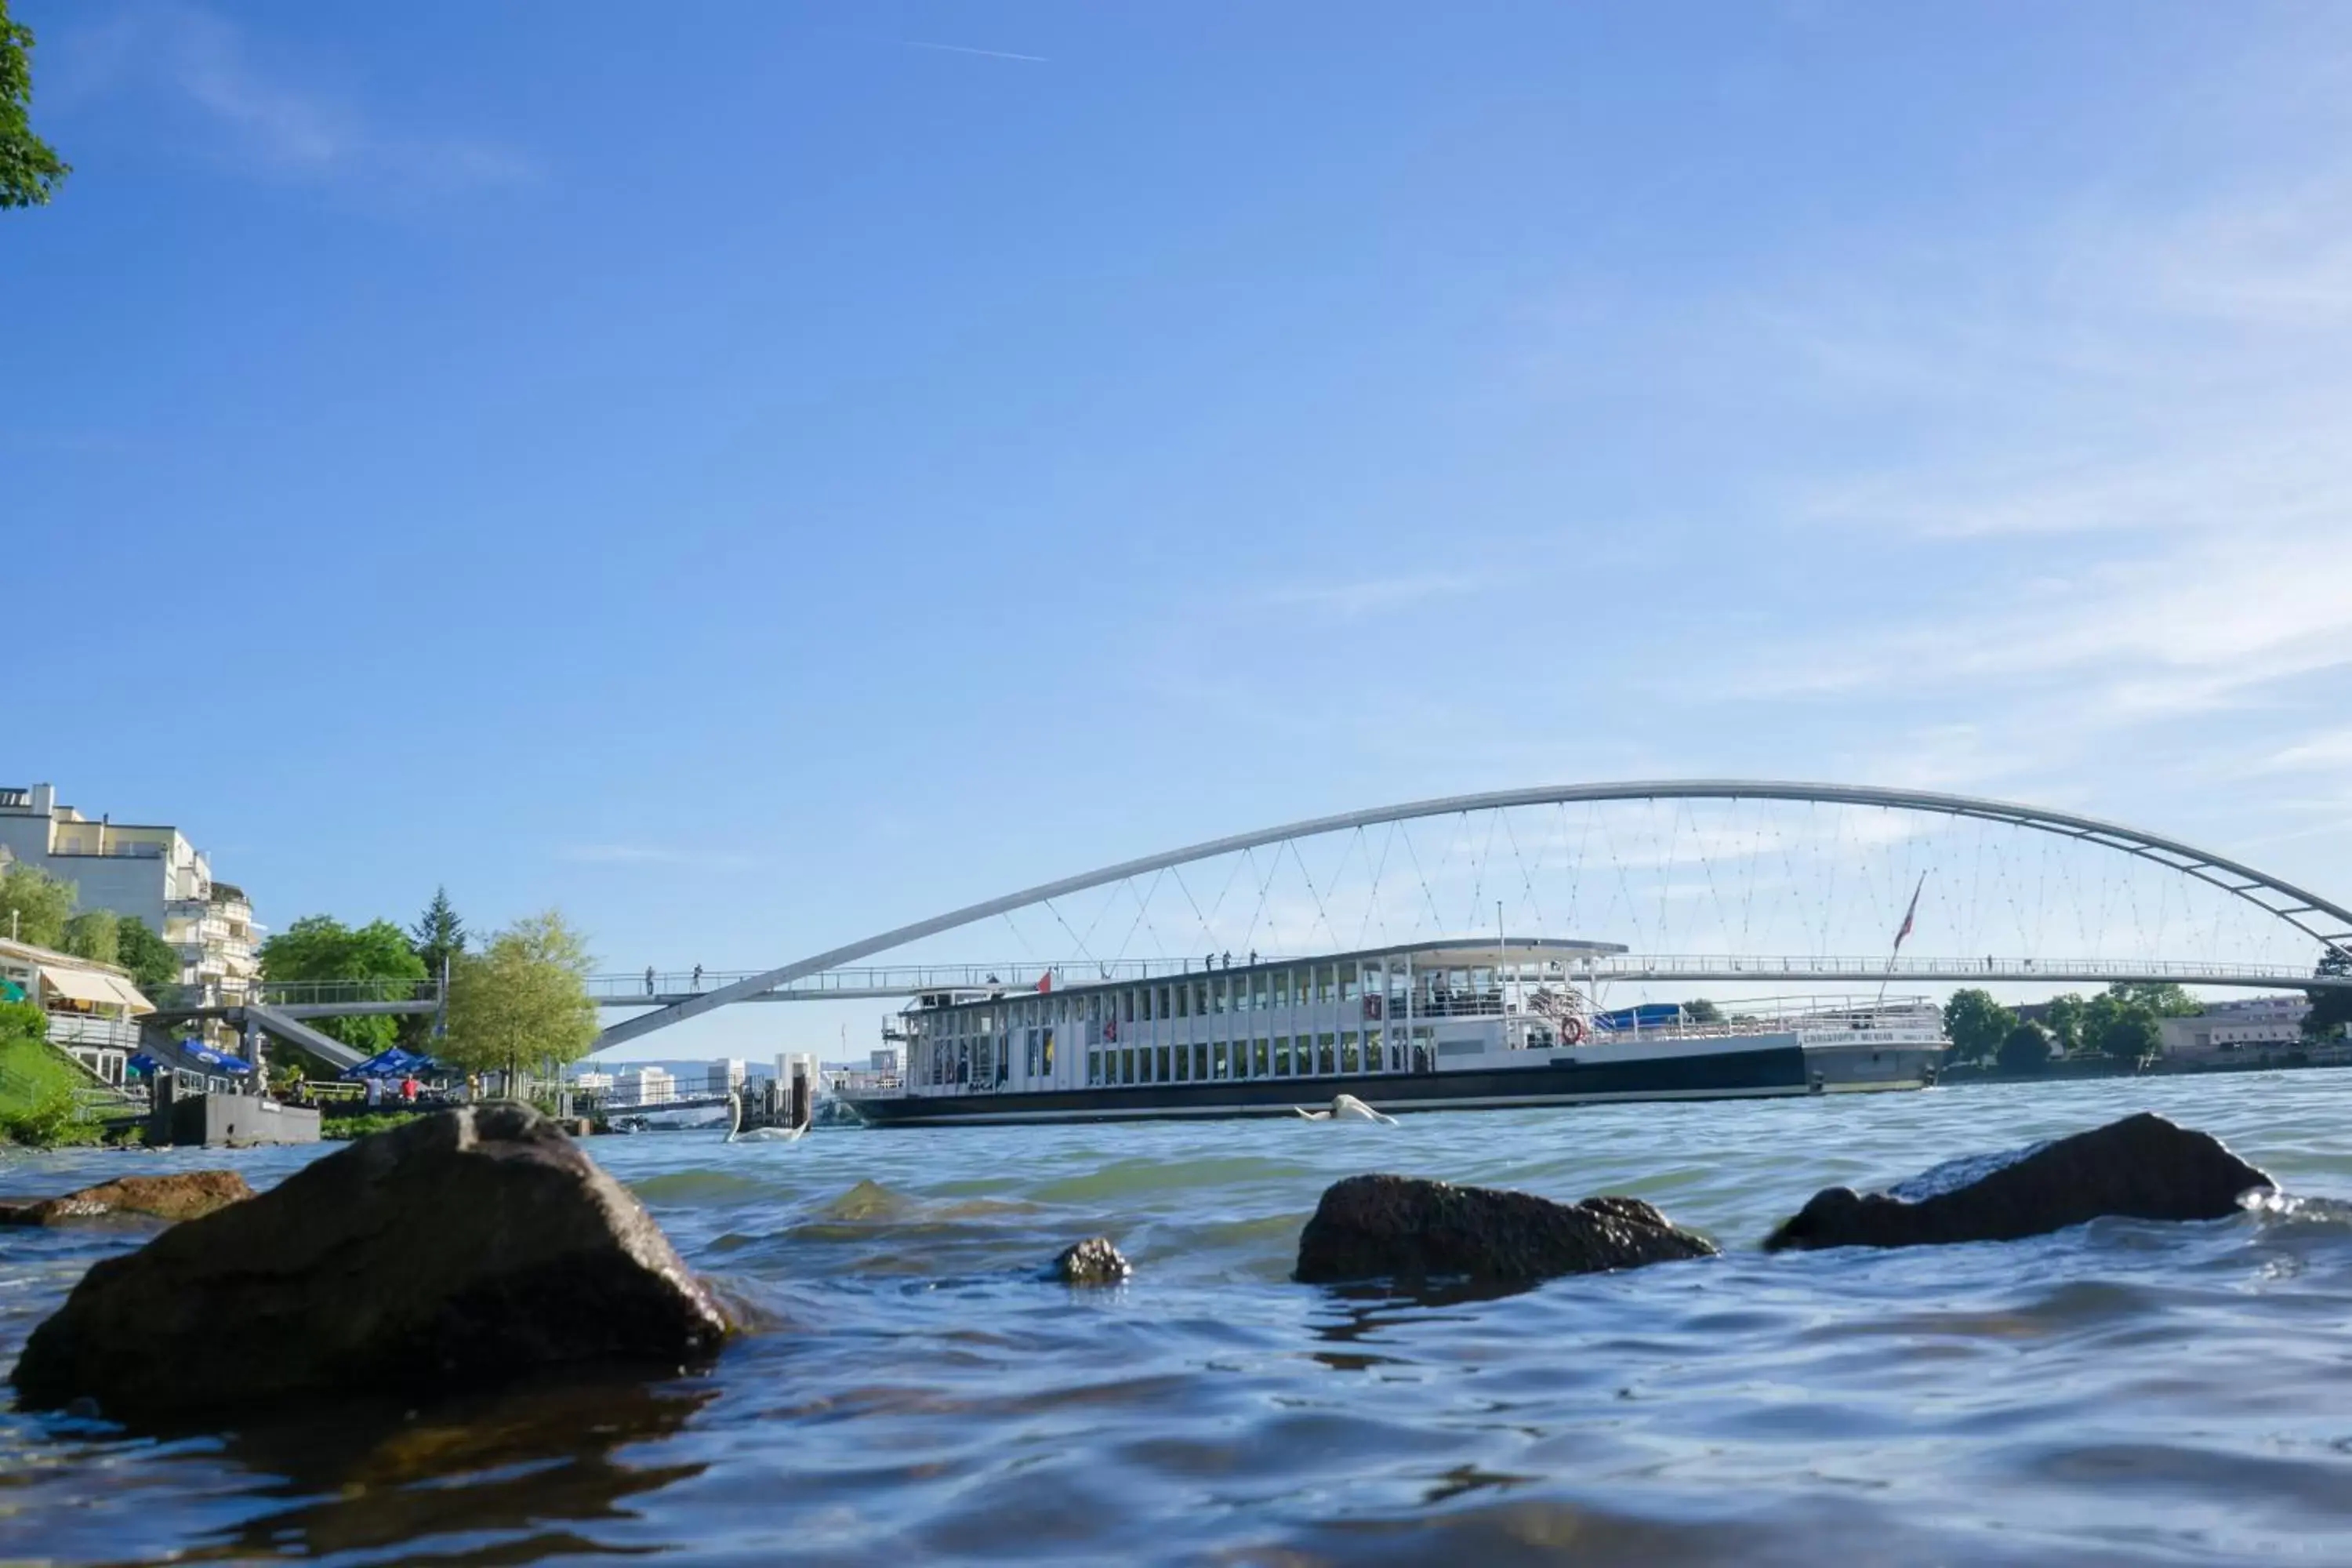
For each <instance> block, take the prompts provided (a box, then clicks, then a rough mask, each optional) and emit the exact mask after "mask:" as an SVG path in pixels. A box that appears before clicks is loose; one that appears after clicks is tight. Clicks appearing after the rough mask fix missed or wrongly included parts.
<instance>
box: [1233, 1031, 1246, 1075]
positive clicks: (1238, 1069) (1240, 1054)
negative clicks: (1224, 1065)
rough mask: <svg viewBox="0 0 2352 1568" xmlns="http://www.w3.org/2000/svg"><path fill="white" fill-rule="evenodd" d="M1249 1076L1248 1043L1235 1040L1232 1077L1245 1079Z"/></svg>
mask: <svg viewBox="0 0 2352 1568" xmlns="http://www.w3.org/2000/svg"><path fill="white" fill-rule="evenodd" d="M1249 1075H1250V1070H1249V1042H1248V1041H1247V1040H1235V1041H1234V1077H1235V1078H1247V1077H1249Z"/></svg>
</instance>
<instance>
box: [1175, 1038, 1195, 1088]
mask: <svg viewBox="0 0 2352 1568" xmlns="http://www.w3.org/2000/svg"><path fill="white" fill-rule="evenodd" d="M1176 1081H1177V1082H1178V1083H1190V1082H1192V1052H1191V1051H1189V1050H1187V1049H1185V1048H1184V1047H1182V1046H1178V1047H1176Z"/></svg>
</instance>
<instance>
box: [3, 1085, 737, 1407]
mask: <svg viewBox="0 0 2352 1568" xmlns="http://www.w3.org/2000/svg"><path fill="white" fill-rule="evenodd" d="M726 1330H727V1323H726V1320H725V1318H724V1317H723V1316H722V1315H721V1313H720V1311H719V1307H718V1306H717V1304H716V1303H715V1302H714V1301H713V1300H711V1298H710V1296H709V1293H708V1292H707V1291H705V1290H704V1289H703V1288H702V1287H701V1286H700V1285H699V1284H698V1283H697V1282H696V1281H695V1279H693V1277H692V1276H690V1275H689V1274H688V1272H687V1270H686V1266H685V1265H684V1264H683V1263H681V1262H680V1261H679V1260H678V1257H677V1253H676V1252H675V1251H674V1250H672V1248H671V1247H670V1245H669V1240H668V1238H667V1237H664V1236H663V1235H662V1233H661V1231H660V1230H659V1229H658V1228H656V1226H655V1225H654V1222H653V1221H652V1219H650V1218H649V1217H647V1215H646V1212H645V1210H644V1209H643V1208H641V1207H639V1206H638V1204H637V1201H636V1200H635V1198H633V1197H631V1196H630V1195H629V1194H628V1193H627V1192H626V1191H625V1190H624V1189H623V1188H622V1186H621V1185H620V1184H619V1183H617V1182H615V1181H614V1180H613V1178H612V1177H610V1176H608V1175H606V1174H605V1173H604V1172H603V1171H600V1170H598V1169H597V1168H596V1165H595V1164H594V1163H593V1162H592V1161H591V1160H590V1159H589V1158H588V1156H587V1155H586V1154H584V1153H583V1152H581V1149H580V1146H579V1145H578V1144H577V1143H574V1142H572V1140H571V1139H570V1138H567V1137H565V1136H564V1135H563V1133H562V1131H561V1130H559V1129H558V1128H557V1127H556V1125H555V1123H554V1122H552V1121H550V1120H549V1119H548V1118H546V1117H544V1116H541V1115H540V1114H539V1113H538V1112H537V1111H535V1110H531V1109H530V1108H529V1107H528V1106H522V1105H514V1104H491V1105H485V1106H479V1107H468V1108H466V1109H462V1110H446V1111H442V1112H440V1113H438V1114H436V1115H433V1116H425V1117H419V1118H418V1119H417V1120H415V1121H411V1122H408V1123H406V1124H405V1125H404V1126H400V1127H396V1128H394V1129H393V1130H391V1131H386V1132H380V1133H377V1134H376V1135H374V1136H373V1137H370V1138H362V1139H361V1140H359V1141H358V1142H354V1143H353V1144H352V1146H351V1147H350V1148H348V1149H344V1150H341V1151H340V1152H336V1153H333V1154H331V1155H329V1156H327V1157H326V1158H325V1159H322V1160H320V1161H318V1162H317V1163H313V1164H310V1165H308V1166H306V1167H304V1168H303V1169H302V1170H300V1171H299V1172H297V1173H295V1174H293V1175H291V1176H289V1177H288V1178H287V1179H286V1180H285V1181H284V1182H283V1183H282V1184H279V1185H278V1186H277V1187H275V1188H273V1189H272V1190H270V1191H268V1192H267V1193H264V1194H261V1195H260V1196H258V1197H255V1198H249V1199H247V1200H246V1201H245V1202H243V1203H240V1204H234V1205H230V1206H229V1207H227V1208H224V1209H221V1210H220V1211H218V1212H217V1213H215V1214H212V1215H206V1216H205V1217H204V1218H202V1219H196V1220H191V1221H189V1222H187V1223H186V1224H184V1225H180V1226H173V1228H172V1229H170V1230H167V1231H165V1232H163V1234H162V1235H161V1236H158V1237H156V1238H155V1239H154V1240H152V1241H151V1242H149V1243H148V1244H147V1245H146V1246H145V1247H142V1248H141V1249H140V1250H139V1251H137V1252H134V1253H131V1254H129V1255H128V1256H125V1257H121V1258H108V1259H106V1260H105V1261H103V1262H100V1263H99V1264H98V1265H96V1266H95V1267H93V1268H91V1269H90V1271H89V1273H88V1274H87V1275H85V1276H84V1277H83V1279H82V1281H81V1283H80V1284H79V1285H77V1286H76V1287H75V1288H74V1290H73V1294H72V1295H71V1296H69V1297H68V1298H67V1300H66V1304H65V1305H64V1306H63V1307H61V1308H59V1309H58V1311H57V1313H56V1314H55V1315H54V1316H52V1317H51V1318H49V1319H48V1321H46V1322H44V1323H42V1324H41V1325H40V1326H39V1327H38V1328H37V1329H35V1330H34V1331H33V1335H32V1338H31V1339H30V1340H29V1341H27V1342H26V1345H25V1352H24V1354H23V1356H22V1357H21V1358H20V1359H19V1360H18V1361H17V1363H16V1371H15V1372H14V1373H12V1374H11V1381H12V1382H13V1383H14V1384H16V1390H17V1393H18V1394H19V1395H20V1396H21V1398H22V1401H23V1403H24V1404H25V1405H27V1406H29V1407H32V1408H35V1409H42V1408H50V1407H54V1406H57V1405H63V1404H66V1403H68V1401H71V1400H75V1399H79V1398H83V1397H88V1398H90V1399H93V1400H95V1401H96V1402H97V1404H98V1406H99V1408H100V1409H101V1410H103V1411H104V1412H105V1413H106V1414H107V1415H110V1416H114V1417H116V1418H118V1419H123V1420H132V1421H137V1420H167V1421H186V1420H201V1419H205V1418H208V1417H210V1416H212V1415H216V1414H221V1413H225V1412H227V1411H229V1410H231V1409H234V1408H237V1407H247V1406H252V1405H261V1404H267V1403H270V1402H276V1401H283V1400H288V1399H291V1398H296V1397H299V1396H304V1395H318V1394H336V1393H339V1392H343V1391H360V1390H383V1391H388V1392H399V1393H402V1394H423V1393H429V1392H432V1391H434V1390H436V1389H439V1388H446V1387H449V1386H452V1385H457V1384H479V1383H487V1382H489V1381H493V1380H496V1379H499V1378H505V1377H510V1376H513V1375H515V1374H517V1373H524V1372H528V1371H530V1370H532V1369H535V1368H540V1367H544V1366H548V1365H550V1364H553V1363H580V1362H623V1363H647V1364H656V1365H661V1366H666V1367H672V1368H674V1367H676V1366H677V1365H678V1364H679V1363H682V1362H687V1361H690V1360H693V1359H696V1358H698V1357H699V1356H702V1355H704V1354H706V1353H707V1352H710V1351H711V1350H713V1349H715V1348H716V1347H717V1346H718V1344H719V1342H720V1340H721V1339H722V1338H723V1337H724V1336H725V1333H726Z"/></svg>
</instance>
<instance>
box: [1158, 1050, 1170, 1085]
mask: <svg viewBox="0 0 2352 1568" xmlns="http://www.w3.org/2000/svg"><path fill="white" fill-rule="evenodd" d="M1168 1081H1169V1077H1168V1047H1166V1046H1162V1047H1160V1082H1161V1083H1166V1082H1168Z"/></svg>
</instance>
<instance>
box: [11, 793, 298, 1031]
mask: <svg viewBox="0 0 2352 1568" xmlns="http://www.w3.org/2000/svg"><path fill="white" fill-rule="evenodd" d="M9 861H14V862H15V863H16V864H17V865H22V866H30V867H33V868H37V869H38V870H42V871H46V872H47V873H48V874H49V875H50V876H52V877H55V878H58V879H59V880H61V881H67V882H71V883H72V884H73V885H74V894H75V900H76V903H77V906H78V907H79V908H81V909H85V910H111V911H113V912H114V913H115V914H118V915H131V916H135V917H137V918H138V919H139V920H141V921H144V922H145V923H146V925H147V929H148V930H150V931H153V932H155V933H156V934H157V935H158V936H160V937H162V938H163V940H164V941H165V942H169V943H171V944H172V946H173V947H174V948H177V949H178V950H179V953H180V984H183V985H194V986H201V987H203V988H204V990H205V994H206V999H207V1000H214V1001H236V1000H239V999H242V998H243V996H244V995H245V994H246V992H247V988H249V987H250V986H251V985H252V984H253V981H254V979H255V977H256V975H257V974H258V973H259V971H260V956H259V950H258V943H259V940H260V935H261V928H260V927H259V926H257V925H256V924H254V922H253V906H252V905H251V904H250V903H249V902H247V900H246V896H245V893H244V891H243V890H242V889H237V888H235V887H232V886H230V885H229V884H228V883H226V882H215V881H214V880H213V870H212V865H211V863H210V862H209V861H207V860H206V859H205V857H204V855H203V854H202V853H201V852H199V851H198V850H197V849H196V847H194V845H192V844H190V843H189V842H188V840H187V837H186V836H185V835H184V834H182V833H181V832H180V830H179V829H178V828H176V827H169V826H160V825H156V824H140V823H120V822H116V821H114V820H113V819H112V818H110V817H108V816H100V817H99V818H98V820H96V821H95V822H93V821H91V820H90V819H89V817H87V816H83V815H82V814H81V813H80V812H79V811H77V810H76V809H74V808H73V807H72V806H70V805H58V792H57V786H55V785H54V784H33V785H31V786H29V787H0V863H5V862H9ZM0 934H5V933H0Z"/></svg>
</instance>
